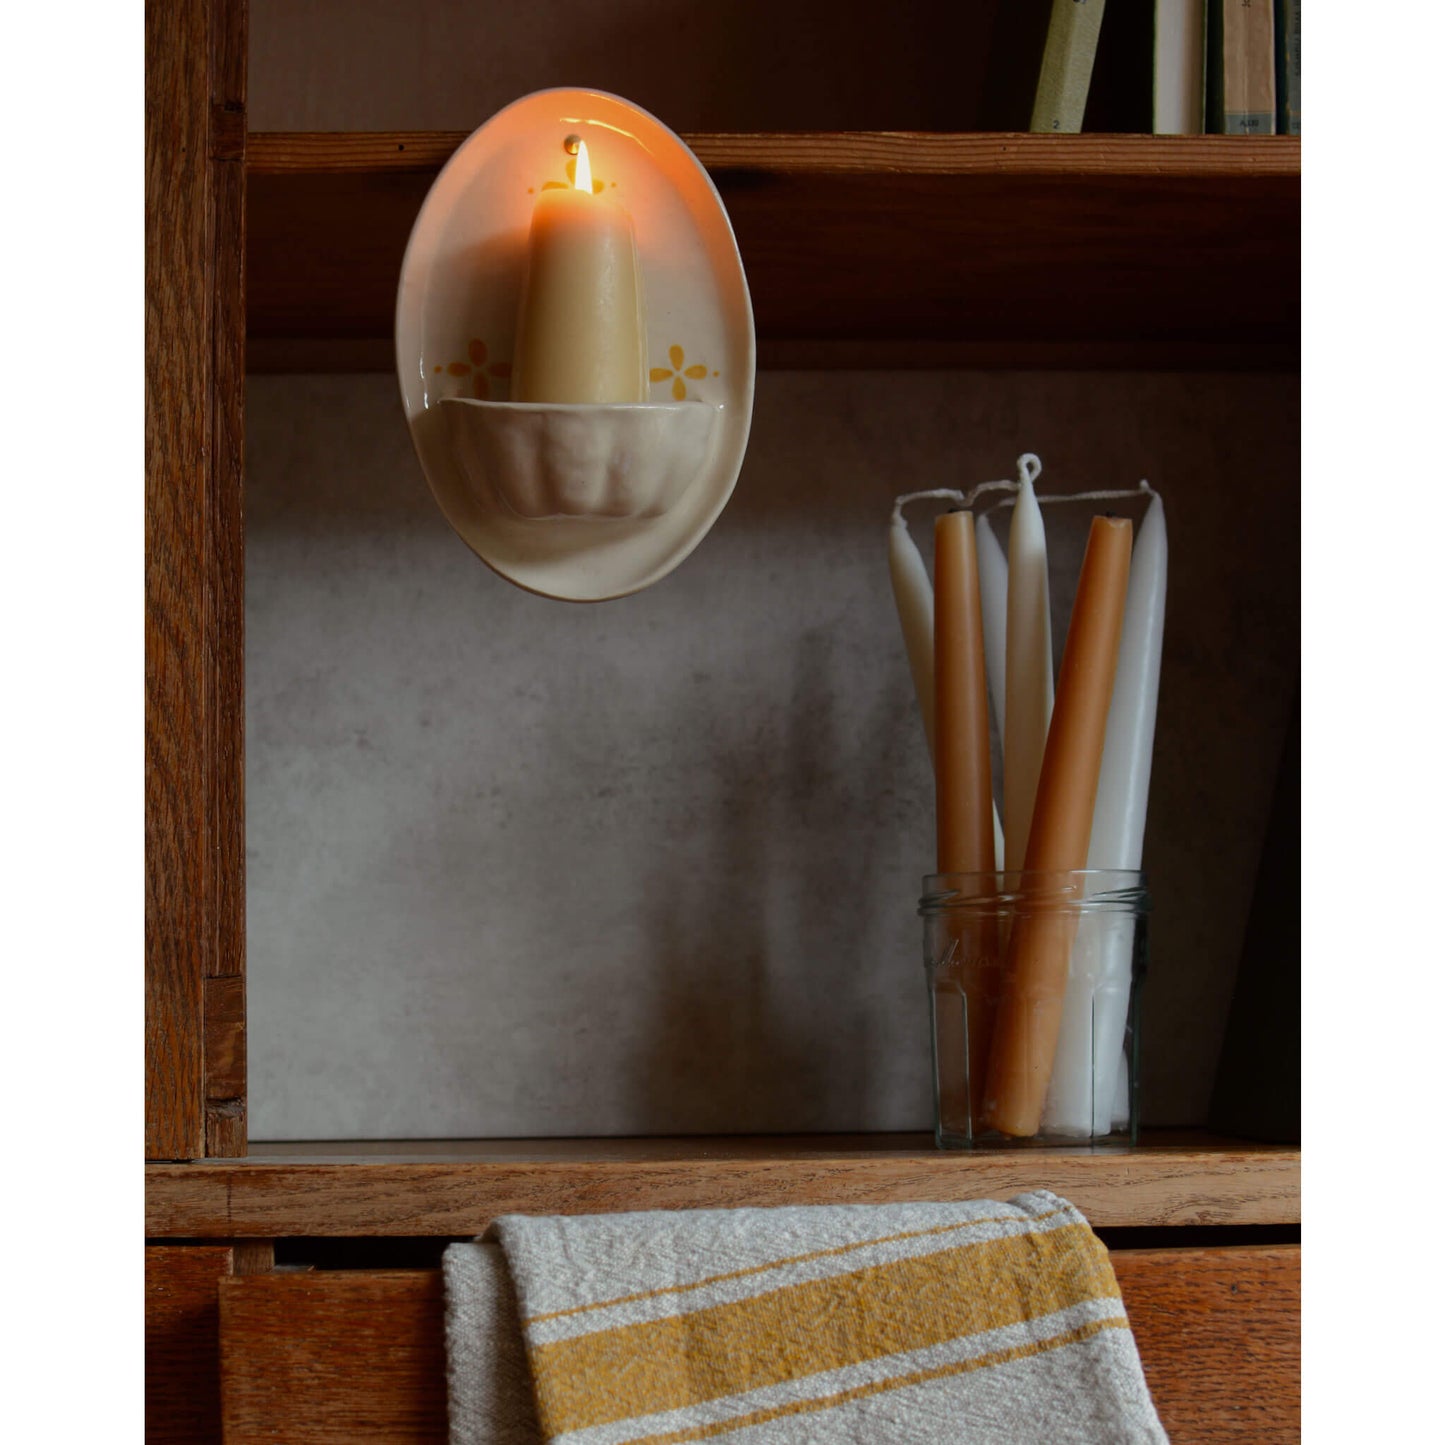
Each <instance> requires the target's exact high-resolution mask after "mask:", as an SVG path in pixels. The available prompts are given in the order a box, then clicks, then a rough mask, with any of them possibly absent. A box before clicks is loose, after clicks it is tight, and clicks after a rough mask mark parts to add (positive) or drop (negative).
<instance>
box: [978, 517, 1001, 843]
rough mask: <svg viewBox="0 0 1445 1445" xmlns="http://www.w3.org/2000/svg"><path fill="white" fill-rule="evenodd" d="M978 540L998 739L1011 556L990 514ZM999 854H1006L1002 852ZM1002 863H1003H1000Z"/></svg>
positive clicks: (982, 521) (985, 652)
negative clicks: (998, 535)
mask: <svg viewBox="0 0 1445 1445" xmlns="http://www.w3.org/2000/svg"><path fill="white" fill-rule="evenodd" d="M974 536H975V538H976V539H977V542H978V586H979V592H980V594H981V596H982V601H983V661H984V666H985V668H986V669H987V670H988V700H989V703H990V704H991V705H992V707H993V725H994V730H995V731H996V732H997V733H998V737H999V742H1000V743H1002V741H1003V736H1004V730H1003V729H1004V677H1005V665H1004V659H1005V658H1006V657H1007V656H1008V647H1007V639H1008V558H1007V557H1005V556H1004V554H1003V548H1002V547H1001V546H999V541H998V537H997V536H996V535H995V534H994V530H993V527H992V526H990V524H989V520H988V518H987V517H980V518H979V519H978V522H977V523H976V525H975V527H974ZM999 857H1000V858H1002V857H1003V854H1002V852H1000V854H999ZM1000 866H1002V864H1000Z"/></svg>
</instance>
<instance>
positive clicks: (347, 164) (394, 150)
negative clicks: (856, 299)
mask: <svg viewBox="0 0 1445 1445" xmlns="http://www.w3.org/2000/svg"><path fill="white" fill-rule="evenodd" d="M467 135H468V132H466V131H464V130H456V131H425V130H420V131H329V132H328V131H310V132H306V131H303V132H295V131H271V132H260V133H257V134H255V135H253V136H252V137H251V146H250V161H249V164H250V169H251V172H252V174H253V175H284V174H286V173H288V172H298V173H301V174H306V175H319V174H323V173H331V174H337V173H340V172H343V171H425V172H433V173H434V172H436V171H438V170H440V169H441V167H442V166H444V165H445V164H446V163H447V161H448V160H450V159H451V157H452V154H453V153H454V152H455V151H456V149H457V147H458V146H460V145H461V143H462V142H463V141H464V140H466V138H467ZM683 140H684V141H685V142H686V143H687V145H688V147H689V148H690V149H691V151H692V152H693V154H694V155H695V156H697V158H698V159H699V160H700V161H701V162H702V163H703V165H704V166H706V167H707V168H708V170H710V171H716V170H726V171H735V170H760V171H779V172H803V173H808V174H827V175H849V174H855V175H856V174H868V173H871V172H875V171H893V172H898V173H907V174H913V175H962V174H966V173H969V172H991V173H994V174H1009V175H1129V174H1133V175H1139V176H1144V177H1151V176H1208V175H1214V176H1223V177H1235V176H1238V175H1239V174H1241V173H1252V174H1258V175H1263V174H1271V175H1281V176H1289V175H1295V176H1297V175H1298V174H1299V171H1300V143H1299V137H1298V136H1265V137H1259V136H1163V135H1158V136H1156V135H1143V136H1139V135H1069V136H1062V135H1026V134H1023V135H1021V134H994V133H979V134H974V135H957V134H940V133H938V132H933V131H806V132H794V133H790V134H785V133H778V132H768V131H750V132H746V133H733V134H728V135H707V134H692V135H685V136H683Z"/></svg>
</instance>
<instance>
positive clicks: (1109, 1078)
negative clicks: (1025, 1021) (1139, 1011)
mask: <svg viewBox="0 0 1445 1445" xmlns="http://www.w3.org/2000/svg"><path fill="white" fill-rule="evenodd" d="M1168 570H1169V539H1168V534H1167V532H1166V530H1165V526H1164V503H1163V502H1162V501H1161V499H1160V498H1159V496H1158V495H1157V494H1156V495H1155V496H1154V497H1153V498H1152V499H1151V500H1150V502H1149V506H1148V509H1147V510H1146V511H1145V513H1144V520H1143V522H1142V523H1141V525H1140V527H1139V535H1138V537H1137V539H1136V540H1135V543H1134V555H1133V559H1132V561H1131V563H1130V568H1129V592H1128V597H1127V599H1126V601H1125V604H1124V627H1123V631H1122V633H1121V635H1120V639H1119V666H1118V671H1117V672H1116V674H1115V677H1114V696H1113V699H1112V702H1111V703H1110V707H1109V723H1108V728H1107V730H1106V732H1105V735H1104V759H1103V763H1102V765H1101V767H1100V769H1099V792H1098V795H1097V797H1096V799H1095V802H1094V822H1093V829H1092V831H1091V833H1090V835H1089V867H1090V868H1109V869H1127V870H1130V871H1132V870H1135V869H1137V868H1138V867H1139V865H1140V863H1141V862H1142V861H1143V856H1144V820H1145V815H1146V812H1147V809H1148V802H1149V773H1150V768H1151V765H1152V762H1153V757H1154V719H1155V713H1156V711H1157V708H1158V702H1159V666H1160V659H1161V656H1162V653H1163V647H1164V593H1165V586H1166V582H1167V580H1168ZM1119 923H1120V926H1119V927H1118V928H1114V929H1110V930H1109V931H1108V932H1107V934H1105V935H1103V937H1102V942H1101V947H1100V949H1099V951H1098V956H1097V958H1095V959H1092V960H1089V961H1088V962H1087V965H1086V966H1084V967H1076V969H1075V972H1074V974H1073V976H1072V977H1071V979H1070V983H1069V993H1068V996H1067V998H1066V1000H1065V1004H1064V1017H1065V1022H1064V1027H1063V1029H1062V1030H1061V1033H1060V1038H1059V1050H1058V1054H1057V1055H1056V1057H1055V1061H1054V1075H1053V1080H1052V1087H1051V1090H1050V1095H1049V1101H1048V1104H1047V1106H1046V1107H1045V1111H1044V1124H1045V1127H1046V1128H1053V1129H1056V1130H1058V1131H1060V1132H1064V1133H1070V1134H1088V1133H1090V1132H1092V1133H1094V1134H1107V1133H1108V1132H1109V1129H1110V1127H1111V1125H1112V1124H1114V1122H1115V1112H1116V1100H1117V1097H1118V1093H1119V1090H1120V1087H1121V1073H1122V1071H1123V1068H1124V1026H1125V1023H1126V1022H1127V1015H1128V1006H1129V988H1130V982H1131V977H1130V972H1131V965H1132V962H1133V943H1134V930H1133V924H1132V923H1130V922H1128V921H1127V920H1124V919H1120V920H1119ZM1084 962H1085V961H1084V960H1076V964H1079V963H1084ZM1090 1071H1092V1078H1090V1077H1089V1074H1090ZM1090 1100H1092V1103H1090Z"/></svg>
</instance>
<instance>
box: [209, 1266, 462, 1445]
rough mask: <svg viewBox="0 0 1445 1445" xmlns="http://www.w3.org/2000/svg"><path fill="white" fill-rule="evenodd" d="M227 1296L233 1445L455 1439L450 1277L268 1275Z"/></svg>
mask: <svg viewBox="0 0 1445 1445" xmlns="http://www.w3.org/2000/svg"><path fill="white" fill-rule="evenodd" d="M229 1283H231V1284H235V1285H242V1286H244V1287H243V1288H240V1289H231V1288H228V1289H224V1290H222V1291H221V1396H222V1401H223V1412H224V1418H225V1430H226V1435H225V1438H226V1441H227V1445H246V1442H250V1441H260V1440H267V1441H276V1440H284V1441H287V1442H290V1445H311V1442H320V1441H327V1442H332V1445H341V1442H345V1445H354V1442H355V1441H356V1440H358V1439H362V1440H366V1441H369V1442H376V1445H382V1442H389V1441H397V1442H400V1441H445V1440H446V1438H447V1413H446V1409H447V1407H446V1350H445V1343H444V1339H443V1325H442V1278H441V1272H440V1271H439V1270H397V1271H362V1270H355V1271H352V1270H345V1271H335V1272H321V1271H302V1272H297V1273H286V1272H280V1273H276V1274H270V1275H257V1276H253V1277H252V1278H250V1279H246V1280H233V1281H230V1282H229Z"/></svg>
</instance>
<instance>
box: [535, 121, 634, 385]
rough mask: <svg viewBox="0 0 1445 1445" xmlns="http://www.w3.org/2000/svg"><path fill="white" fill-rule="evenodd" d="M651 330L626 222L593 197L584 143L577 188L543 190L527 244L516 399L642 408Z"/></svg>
mask: <svg viewBox="0 0 1445 1445" xmlns="http://www.w3.org/2000/svg"><path fill="white" fill-rule="evenodd" d="M647 387H648V383H647V326H646V322H645V318H644V313H643V296H642V276H641V270H640V267H639V265H638V260H637V241H636V238H635V237H634V235H633V231H632V218H631V216H629V215H628V213H627V212H626V211H625V210H624V209H623V208H622V207H621V206H620V205H618V204H617V203H616V202H615V201H610V200H608V199H606V198H605V197H603V196H594V195H593V194H592V172H591V168H590V164H589V162H588V157H587V143H586V142H585V141H583V142H582V143H581V145H580V146H579V148H578V152H577V171H576V183H575V185H574V186H573V187H572V188H571V189H570V190H569V189H566V188H562V187H558V188H556V189H552V190H544V191H543V192H542V194H541V195H540V196H539V197H538V198H537V205H536V207H535V209H534V210H533V212H532V229H531V232H530V234H529V236H528V238H527V279H526V283H525V285H524V287H523V290H522V303H521V308H520V310H519V312H518V317H517V344H516V350H515V356H514V358H513V363H512V400H513V401H547V402H640V401H646V400H647V397H648V389H647Z"/></svg>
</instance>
